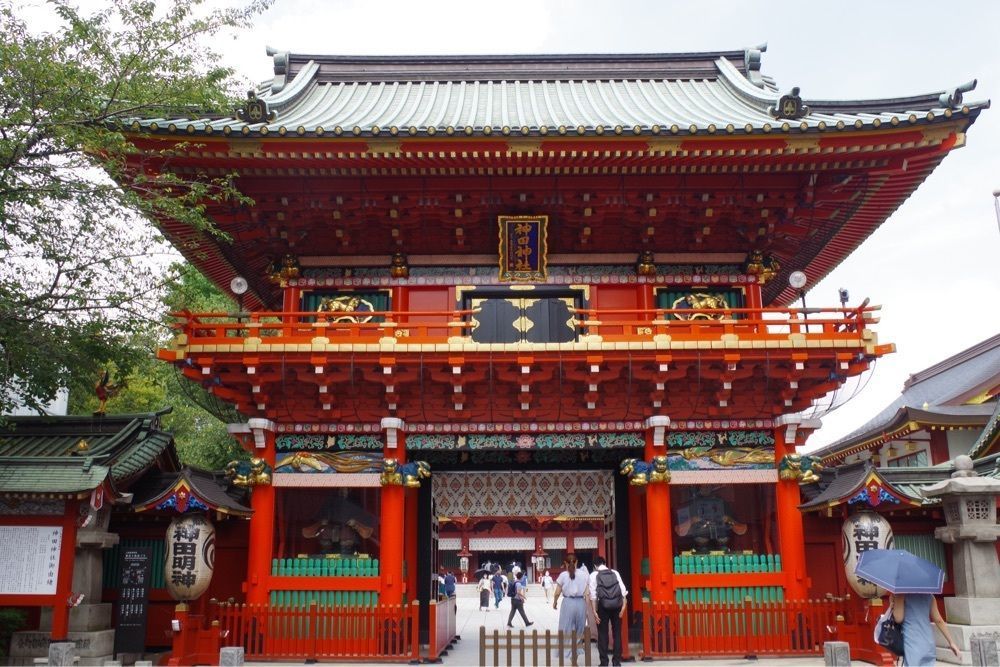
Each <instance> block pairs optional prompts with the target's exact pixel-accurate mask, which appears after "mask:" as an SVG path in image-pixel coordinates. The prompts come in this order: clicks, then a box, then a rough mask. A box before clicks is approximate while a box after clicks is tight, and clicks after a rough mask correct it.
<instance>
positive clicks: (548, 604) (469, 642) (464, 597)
mask: <svg viewBox="0 0 1000 667" xmlns="http://www.w3.org/2000/svg"><path fill="white" fill-rule="evenodd" d="M457 599H458V624H457V631H458V634H459V636H460V637H461V639H460V640H459V641H457V642H456V643H455V646H454V647H453V648H452V649H451V650H450V651H449V652H448V655H446V656H445V657H444V659H443V660H444V664H445V665H448V666H449V667H451V666H455V667H467V666H474V665H478V664H479V626H485V627H486V631H487V632H488V633H491V632H493V630H494V629H496V630H499V631H500V633H501V634H503V633H505V632H506V631H507V617H508V616H509V614H510V602H509V601H508V600H506V599H504V600H501V602H500V608H499V609H495V608H494V607H493V606H492V605H491V606H490V611H489V612H485V611H479V593H477V592H476V588H475V586H474V585H473V584H459V586H458V595H457ZM560 604H561V603H560ZM524 611H525V613H526V614H527V615H528V619H529V620H530V621H533V622H534V625H532V626H531V627H530V628H528V629H527V630H528V631H529V632H530V631H531V630H535V629H537V630H538V631H539V633H544V632H545V631H546V630H551V631H552V632H555V631H557V630H558V629H559V612H558V611H556V610H555V609H553V608H552V601H551V599H549V600H548V601H546V599H545V594H544V592H543V591H542V587H541V586H539V585H537V584H532V585H530V586H529V587H528V599H527V601H526V602H525V604H524ZM513 625H514V630H513V632H515V633H517V632H520V631H521V630H523V629H525V628H524V621H522V620H521V617H520V615H516V616H515V617H514V621H513ZM638 648H639V647H638V646H634V647H633V655H635V654H636V653H637V652H638ZM591 650H592V651H593V653H592V654H591V656H592V657H591V661H592V662H591V664H593V665H596V664H597V663H598V658H597V644H593V646H592V648H591ZM659 662H661V664H664V665H668V666H669V667H673V666H674V665H702V666H711V665H760V666H763V665H780V666H781V667H793V666H795V665H822V664H823V657H822V656H819V657H817V658H766V659H762V660H743V659H738V658H736V659H733V658H730V659H724V660H670V661H669V662H667V661H659ZM501 663H502V664H506V663H504V662H503V658H501ZM513 664H517V657H516V656H515V658H514V661H513ZM581 664H583V662H582V660H581ZM633 664H636V665H639V664H643V663H641V662H638V661H637V662H636V663H633ZM857 664H866V663H857Z"/></svg>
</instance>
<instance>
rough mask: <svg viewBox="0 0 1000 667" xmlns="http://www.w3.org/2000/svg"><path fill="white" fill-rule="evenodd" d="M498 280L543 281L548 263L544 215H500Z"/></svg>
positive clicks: (546, 217)
mask: <svg viewBox="0 0 1000 667" xmlns="http://www.w3.org/2000/svg"><path fill="white" fill-rule="evenodd" d="M497 219H498V221H499V223H500V280H502V281H505V282H533V281H537V280H545V277H546V275H548V274H547V262H548V252H549V248H548V238H547V235H546V232H547V229H546V228H547V227H548V224H549V216H547V215H501V216H499V217H498V218H497Z"/></svg>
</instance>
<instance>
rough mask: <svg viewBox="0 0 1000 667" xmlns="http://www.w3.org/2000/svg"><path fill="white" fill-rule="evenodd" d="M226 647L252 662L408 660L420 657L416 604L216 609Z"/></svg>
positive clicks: (219, 607) (260, 606) (234, 606)
mask: <svg viewBox="0 0 1000 667" xmlns="http://www.w3.org/2000/svg"><path fill="white" fill-rule="evenodd" d="M214 617H215V620H218V621H219V626H220V628H219V629H220V630H221V631H222V645H223V646H242V647H243V649H244V650H245V651H246V659H247V660H248V661H249V660H273V659H282V660H370V661H381V662H388V661H399V662H403V661H408V660H411V659H417V658H419V648H420V647H419V644H418V642H417V632H416V629H417V625H416V624H417V613H416V606H414V605H378V606H374V607H320V606H318V605H316V604H315V603H313V604H311V605H309V606H308V607H272V606H270V605H252V604H220V605H217V606H216V607H215V614H214Z"/></svg>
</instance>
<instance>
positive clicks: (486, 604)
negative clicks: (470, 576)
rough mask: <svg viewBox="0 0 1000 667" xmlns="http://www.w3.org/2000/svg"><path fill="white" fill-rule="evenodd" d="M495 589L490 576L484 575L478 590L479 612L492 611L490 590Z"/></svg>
mask: <svg viewBox="0 0 1000 667" xmlns="http://www.w3.org/2000/svg"><path fill="white" fill-rule="evenodd" d="M491 588H493V582H491V581H490V575H488V574H486V573H485V572H484V573H483V578H482V579H480V580H479V585H478V586H477V587H476V590H477V591H479V611H483V609H485V610H486V611H489V610H490V589H491Z"/></svg>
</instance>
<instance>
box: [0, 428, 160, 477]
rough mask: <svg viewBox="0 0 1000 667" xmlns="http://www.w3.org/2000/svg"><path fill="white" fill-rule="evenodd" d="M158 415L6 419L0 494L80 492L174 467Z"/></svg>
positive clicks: (1, 434)
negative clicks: (154, 469) (157, 464)
mask: <svg viewBox="0 0 1000 667" xmlns="http://www.w3.org/2000/svg"><path fill="white" fill-rule="evenodd" d="M159 421H160V415H159V414H138V415H105V416H94V417H77V416H71V417H11V418H9V419H8V420H7V421H6V423H5V425H4V427H3V428H2V429H0V493H80V492H83V491H89V490H91V489H94V488H96V487H98V486H99V485H100V484H101V483H103V482H104V481H105V480H108V481H110V482H112V483H113V484H114V485H115V486H123V485H127V484H129V483H131V481H132V480H134V479H136V478H137V477H138V476H139V475H141V474H142V473H143V472H145V471H146V470H148V469H149V468H150V467H151V466H153V465H154V464H155V462H156V461H157V459H160V458H162V459H163V460H164V462H165V463H166V465H167V466H168V467H169V468H172V469H176V468H177V467H178V466H179V464H178V462H177V455H176V453H175V452H174V451H173V447H172V444H173V437H172V436H171V435H170V434H169V433H165V432H163V431H161V430H159Z"/></svg>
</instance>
